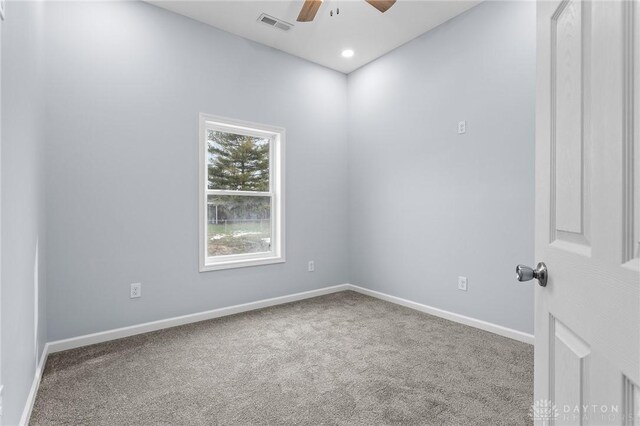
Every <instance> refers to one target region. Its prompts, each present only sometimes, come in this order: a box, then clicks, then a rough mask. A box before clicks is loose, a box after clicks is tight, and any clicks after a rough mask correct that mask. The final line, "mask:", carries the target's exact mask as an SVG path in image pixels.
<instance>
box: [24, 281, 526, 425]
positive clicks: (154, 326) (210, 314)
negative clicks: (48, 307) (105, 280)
mask: <svg viewBox="0 0 640 426" xmlns="http://www.w3.org/2000/svg"><path fill="white" fill-rule="evenodd" d="M345 290H352V291H356V292H358V293H362V294H365V295H367V296H371V297H375V298H377V299H381V300H386V301H387V302H391V303H395V304H398V305H402V306H405V307H407V308H411V309H415V310H417V311H421V312H425V313H428V314H431V315H434V316H437V317H441V318H444V319H448V320H450V321H454V322H457V323H461V324H465V325H468V326H471V327H475V328H479V329H481V330H485V331H489V332H491V333H495V334H498V335H500V336H504V337H509V338H511V339H515V340H518V341H521V342H524V343H529V344H533V343H534V337H533V335H531V334H527V333H523V332H521V331H517V330H513V329H510V328H507V327H503V326H500V325H497V324H492V323H490V322H486V321H482V320H478V319H475V318H471V317H466V316H464V315H459V314H456V313H453V312H449V311H445V310H442V309H438V308H434V307H432V306H427V305H423V304H421V303H417V302H412V301H410V300H406V299H402V298H400V297H396V296H391V295H388V294H385V293H381V292H379V291H375V290H369V289H367V288H364V287H360V286H357V285H353V284H339V285H334V286H331V287H325V288H321V289H317V290H310V291H305V292H302V293H294V294H290V295H287V296H280V297H273V298H271V299H264V300H258V301H256V302H250V303H243V304H241V305H234V306H229V307H226V308H219V309H213V310H210V311H205V312H199V313H195V314H190V315H183V316H179V317H174V318H168V319H164V320H159V321H152V322H147V323H144V324H138V325H132V326H129V327H122V328H117V329H113V330H107V331H102V332H99V333H92V334H87V335H85V336H79V337H73V338H70V339H64V340H57V341H54V342H49V343H47V344H46V345H45V346H44V349H43V351H42V356H41V357H40V362H39V363H38V367H37V369H36V372H35V376H34V378H33V384H32V385H31V390H30V392H29V396H28V397H27V401H26V404H25V407H24V411H23V413H22V418H21V419H20V426H23V425H27V424H28V423H29V419H30V417H31V411H32V409H33V404H34V403H35V400H36V394H37V392H38V387H39V386H40V380H41V378H42V373H43V372H44V366H45V365H46V362H47V357H48V356H49V354H52V353H55V352H60V351H65V350H68V349H74V348H79V347H82V346H87V345H93V344H95V343H101V342H107V341H110V340H115V339H121V338H123V337H129V336H134V335H136V334H142V333H148V332H150V331H156V330H162V329H165V328H170V327H176V326H179V325H184V324H190V323H194V322H200V321H205V320H209V319H213V318H220V317H224V316H227V315H233V314H239V313H242V312H248V311H253V310H256V309H261V308H266V307H269V306H275V305H282V304H284V303H290V302H295V301H298V300H304V299H310V298H312V297H317V296H322V295H325V294H331V293H337V292H340V291H345Z"/></svg>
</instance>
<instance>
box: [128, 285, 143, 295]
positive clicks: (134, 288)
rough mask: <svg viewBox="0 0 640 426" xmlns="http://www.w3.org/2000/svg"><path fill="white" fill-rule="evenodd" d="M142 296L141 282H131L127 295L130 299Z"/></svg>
mask: <svg viewBox="0 0 640 426" xmlns="http://www.w3.org/2000/svg"><path fill="white" fill-rule="evenodd" d="M141 296H142V284H141V283H131V288H130V293H129V297H130V298H131V299H135V298H137V297H141Z"/></svg>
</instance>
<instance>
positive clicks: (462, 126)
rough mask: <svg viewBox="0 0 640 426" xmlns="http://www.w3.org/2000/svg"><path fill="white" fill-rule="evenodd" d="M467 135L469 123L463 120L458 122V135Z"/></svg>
mask: <svg viewBox="0 0 640 426" xmlns="http://www.w3.org/2000/svg"><path fill="white" fill-rule="evenodd" d="M463 133H467V121H466V120H462V121H459V122H458V134H459V135H461V134H463Z"/></svg>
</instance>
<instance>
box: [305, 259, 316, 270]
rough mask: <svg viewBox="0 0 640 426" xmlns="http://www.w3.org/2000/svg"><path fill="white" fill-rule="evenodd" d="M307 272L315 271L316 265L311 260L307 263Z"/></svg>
mask: <svg viewBox="0 0 640 426" xmlns="http://www.w3.org/2000/svg"><path fill="white" fill-rule="evenodd" d="M307 270H308V271H309V272H314V271H315V270H316V263H315V262H314V261H313V260H310V261H309V267H308V268H307Z"/></svg>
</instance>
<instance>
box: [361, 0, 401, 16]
mask: <svg viewBox="0 0 640 426" xmlns="http://www.w3.org/2000/svg"><path fill="white" fill-rule="evenodd" d="M366 1H367V3H369V4H370V5H371V6H373V7H375V8H376V9H378V10H379V11H380V12H382V13H385V12H386V11H387V10H389V8H390V7H391V6H393V4H394V3H395V2H396V0H366Z"/></svg>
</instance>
